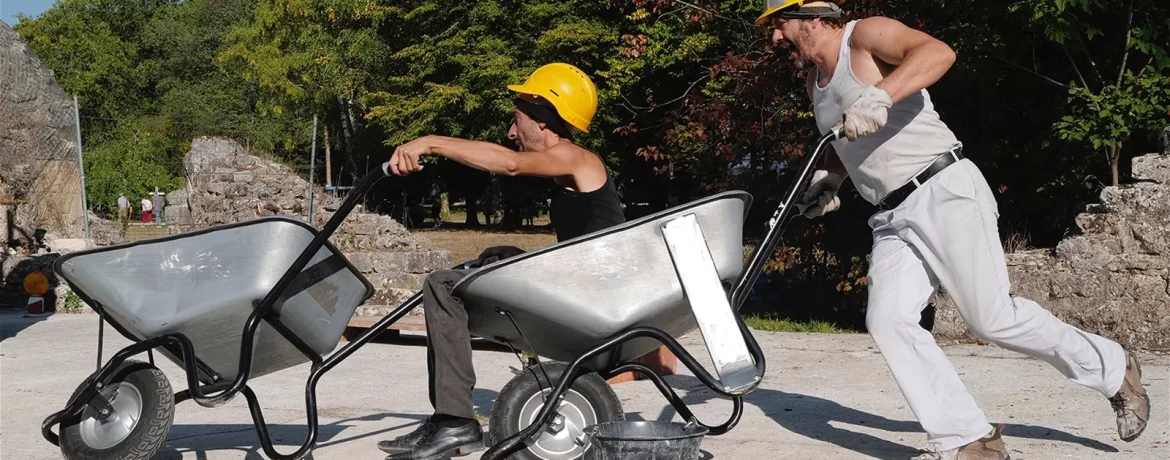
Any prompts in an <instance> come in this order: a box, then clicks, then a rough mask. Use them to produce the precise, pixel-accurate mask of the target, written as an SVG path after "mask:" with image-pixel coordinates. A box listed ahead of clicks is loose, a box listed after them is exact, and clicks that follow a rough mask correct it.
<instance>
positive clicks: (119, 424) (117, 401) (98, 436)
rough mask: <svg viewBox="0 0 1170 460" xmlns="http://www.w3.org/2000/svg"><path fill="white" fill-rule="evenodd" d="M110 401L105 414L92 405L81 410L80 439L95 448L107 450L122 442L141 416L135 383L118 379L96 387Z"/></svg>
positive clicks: (140, 400) (140, 395)
mask: <svg viewBox="0 0 1170 460" xmlns="http://www.w3.org/2000/svg"><path fill="white" fill-rule="evenodd" d="M99 393H100V394H101V396H102V397H104V398H106V401H108V402H109V403H110V409H111V410H110V411H109V413H108V414H101V413H99V411H98V410H97V409H95V408H94V407H93V406H91V405H88V404H87V405H86V406H85V410H83V411H82V412H81V424H80V425H79V426H78V428H79V429H80V432H81V433H80V434H81V441H82V442H84V443H85V444H86V445H87V446H89V447H92V448H94V449H99V450H100V449H109V448H111V447H114V446H116V445H118V443H120V442H122V441H124V440H125V439H126V438H127V437H128V436H130V433H131V432H132V431H134V428H135V427H136V426H138V420H139V419H141V418H142V393H140V392H139V391H138V388H136V387H135V386H134V385H131V384H129V383H126V382H118V383H117V384H115V385H110V386H107V387H105V388H102V389H101V390H99Z"/></svg>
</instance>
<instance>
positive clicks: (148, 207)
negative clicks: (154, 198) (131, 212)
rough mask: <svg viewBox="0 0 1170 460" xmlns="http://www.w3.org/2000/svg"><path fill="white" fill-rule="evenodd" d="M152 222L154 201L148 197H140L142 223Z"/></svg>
mask: <svg viewBox="0 0 1170 460" xmlns="http://www.w3.org/2000/svg"><path fill="white" fill-rule="evenodd" d="M151 222H154V203H152V202H151V201H150V199H149V198H143V199H142V223H144V224H149V223H151Z"/></svg>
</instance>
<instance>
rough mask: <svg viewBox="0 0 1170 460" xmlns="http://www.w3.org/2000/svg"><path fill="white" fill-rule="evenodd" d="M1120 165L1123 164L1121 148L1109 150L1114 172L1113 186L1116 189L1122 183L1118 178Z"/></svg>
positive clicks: (1111, 166)
mask: <svg viewBox="0 0 1170 460" xmlns="http://www.w3.org/2000/svg"><path fill="white" fill-rule="evenodd" d="M1119 163H1121V147H1120V146H1115V147H1112V148H1111V149H1110V150H1109V166H1110V168H1111V169H1112V170H1113V186H1114V187H1116V186H1118V185H1119V184H1120V181H1119V180H1118V177H1117V176H1118V174H1117V166H1118V164H1119Z"/></svg>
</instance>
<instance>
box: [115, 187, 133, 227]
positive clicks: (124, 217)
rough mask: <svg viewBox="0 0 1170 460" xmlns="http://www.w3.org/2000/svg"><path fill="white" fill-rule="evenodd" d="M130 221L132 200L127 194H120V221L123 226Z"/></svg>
mask: <svg viewBox="0 0 1170 460" xmlns="http://www.w3.org/2000/svg"><path fill="white" fill-rule="evenodd" d="M129 221H130V200H128V199H126V194H125V193H122V194H120V195H118V223H119V224H121V225H122V226H123V227H125V226H126V223H127V222H129Z"/></svg>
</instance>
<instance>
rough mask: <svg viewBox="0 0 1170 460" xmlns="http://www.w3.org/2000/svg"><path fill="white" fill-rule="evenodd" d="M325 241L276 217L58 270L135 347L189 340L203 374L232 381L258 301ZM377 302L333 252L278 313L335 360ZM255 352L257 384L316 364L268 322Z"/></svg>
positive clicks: (114, 249)
mask: <svg viewBox="0 0 1170 460" xmlns="http://www.w3.org/2000/svg"><path fill="white" fill-rule="evenodd" d="M316 234H317V230H316V229H314V228H313V227H311V226H309V225H308V224H306V223H304V222H301V221H299V220H294V219H290V218H285V217H266V218H260V219H255V220H250V221H246V222H241V223H237V224H228V225H223V226H219V227H214V228H211V229H208V230H203V231H197V232H191V233H185V234H180V235H175V236H171V237H165V238H160V239H154V240H147V241H141V242H136V243H131V244H124V245H118V246H111V247H105V248H99V249H93V250H88V251H81V252H76V253H71V254H66V255H64V256H62V257H61V258H60V259H58V261H57V264H56V269H57V273H58V274H59V275H60V276H61V278H63V279H64V280H65V281H66V282H67V283H68V284H69V286H70V287H71V288H72V289H73V290H74V292H76V293H78V295H80V296H81V297H82V298H83V299H85V300H86V301H87V302H88V303H89V304H90V305H94V306H95V307H96V308H98V309H100V310H101V312H102V313H103V314H104V315H106V316H107V318H108V319H109V320H110V322H111V324H113V325H114V326H115V327H116V328H117V329H118V330H119V331H120V332H122V333H123V334H124V335H126V336H127V338H129V339H132V340H144V339H148V338H153V337H158V336H161V335H165V334H170V333H181V334H183V335H185V336H186V337H187V338H188V339H190V341H191V342H192V344H193V345H194V349H195V354H196V358H197V359H198V360H199V361H201V363H202V364H203V365H205V366H207V367H210V369H211V370H213V371H214V372H215V373H217V374H219V376H220V377H222V378H225V379H229V380H230V379H233V378H235V376H236V375H237V374H238V372H239V369H238V368H239V360H240V348H241V336H242V334H243V330H244V325H245V322H246V321H247V318H248V316H249V315H251V314H252V311H253V302H256V303H258V302H259V301H260V300H261V299H263V298H264V296H265V295H267V294H268V292H269V291H270V290H271V289H272V287H273V286H274V285H275V284H276V282H277V280H279V279H280V277H281V275H283V274H284V272H285V271H287V269H288V267H290V266H292V263H293V261H294V260H296V258H297V257H298V256H299V255H300V254H301V253H302V252H303V251H304V249H305V248H306V247H308V245H309V242H310V241H311V240H312V239H313V237H314V236H316ZM373 293H374V289H373V286H371V285H370V283H369V281H367V280H366V279H365V278H364V277H363V276H362V275H361V273H359V272H358V271H357V269H356V268H354V267H353V265H352V264H350V263H349V262H348V261H347V260H346V259H345V258H344V256H342V254H341V253H340V252H339V251H338V250H337V248H335V247H334V246H332V245H330V244H328V243H326V245H325V246H323V247H322V248H321V249H320V250H319V251H318V252H317V254H316V255H315V256H314V257H313V259H312V260H311V261H310V262H309V264H308V266H306V268H305V269H304V270H303V271H302V272H301V274H300V276H299V277H298V278H297V279H296V281H294V282H293V283H292V285H291V286H289V289H288V290H286V292H285V293H284V295H283V298H284V300H283V301H282V302H281V301H278V302H277V303H276V306H275V307H274V309H275V311H276V312H278V314H279V321H280V322H281V323H282V324H283V325H284V326H286V327H287V328H288V329H289V330H290V331H291V332H292V333H293V334H295V335H296V336H297V337H299V338H300V339H301V340H303V341H304V342H305V343H306V344H308V345H309V347H310V348H312V350H313V351H315V352H316V353H318V354H321V355H325V354H328V353H329V352H331V351H332V350H333V349H334V348H335V347H336V346H337V344H338V342H339V340H340V338H341V335H342V333H343V332H344V331H345V327H346V325H347V324H348V323H349V320H350V318H351V317H352V316H353V313H354V311H355V310H356V309H357V307H358V306H359V305H361V304H362V303H364V302H365V301H366V300H368V299H369V298H370V297H371V296H372V295H373ZM95 303H96V305H95ZM253 351H254V356H255V358H254V359H253V361H252V373H251V376H252V377H258V376H261V375H265V374H269V373H272V372H276V371H279V370H282V369H286V368H289V367H292V366H296V365H299V364H301V363H304V362H307V361H308V358H307V357H305V355H304V354H303V353H301V352H300V351H298V350H297V349H296V348H295V347H294V346H293V345H292V344H291V343H290V342H289V341H288V340H286V339H285V338H284V337H283V336H281V335H280V333H279V332H277V331H276V330H275V329H273V328H272V326H270V325H268V324H267V323H262V324H261V326H260V328H259V329H258V330H257V332H256V339H255V347H254V350H253ZM163 354H164V355H166V356H167V357H168V358H170V359H171V360H172V361H174V362H176V363H181V361H180V360H179V359H178V358H177V357H175V356H173V355H172V354H171V353H167V352H164V353H163ZM200 377H201V379H206V378H208V377H209V376H208V375H201V376H200Z"/></svg>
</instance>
